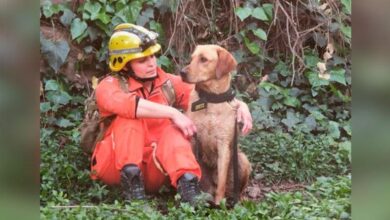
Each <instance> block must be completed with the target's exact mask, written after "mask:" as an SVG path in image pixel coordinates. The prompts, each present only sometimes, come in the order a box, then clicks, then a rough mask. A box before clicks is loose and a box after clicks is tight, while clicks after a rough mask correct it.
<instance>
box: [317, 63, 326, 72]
mask: <svg viewBox="0 0 390 220" xmlns="http://www.w3.org/2000/svg"><path fill="white" fill-rule="evenodd" d="M317 68H318V70H319V71H320V73H321V74H323V73H325V71H326V64H325V63H322V62H318V63H317Z"/></svg>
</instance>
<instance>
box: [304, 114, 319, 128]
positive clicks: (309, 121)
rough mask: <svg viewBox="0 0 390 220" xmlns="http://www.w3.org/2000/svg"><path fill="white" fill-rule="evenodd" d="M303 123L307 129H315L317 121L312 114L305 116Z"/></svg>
mask: <svg viewBox="0 0 390 220" xmlns="http://www.w3.org/2000/svg"><path fill="white" fill-rule="evenodd" d="M305 125H306V126H307V128H308V129H309V131H312V130H314V129H316V127H317V122H316V119H315V118H314V116H312V115H309V116H307V117H306V118H305Z"/></svg>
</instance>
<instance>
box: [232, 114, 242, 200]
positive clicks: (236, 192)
mask: <svg viewBox="0 0 390 220" xmlns="http://www.w3.org/2000/svg"><path fill="white" fill-rule="evenodd" d="M237 130H238V126H237V120H235V123H234V136H233V155H232V159H233V186H234V187H233V188H234V189H233V190H234V194H233V200H234V204H235V203H237V202H238V201H239V197H240V195H239V194H240V189H239V187H240V186H239V185H240V183H239V177H238V146H237V139H238V131H237Z"/></svg>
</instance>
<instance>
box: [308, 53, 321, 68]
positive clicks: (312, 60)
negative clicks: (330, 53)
mask: <svg viewBox="0 0 390 220" xmlns="http://www.w3.org/2000/svg"><path fill="white" fill-rule="evenodd" d="M304 60H305V64H306V65H307V66H308V67H314V68H317V63H318V62H320V61H321V60H320V58H318V56H316V55H315V54H311V53H310V54H305V57H304Z"/></svg>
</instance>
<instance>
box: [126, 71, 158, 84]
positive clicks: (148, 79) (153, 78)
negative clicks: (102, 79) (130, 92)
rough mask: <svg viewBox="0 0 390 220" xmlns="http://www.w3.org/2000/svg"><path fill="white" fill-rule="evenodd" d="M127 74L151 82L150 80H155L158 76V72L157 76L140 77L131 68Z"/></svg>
mask: <svg viewBox="0 0 390 220" xmlns="http://www.w3.org/2000/svg"><path fill="white" fill-rule="evenodd" d="M127 74H128V75H129V76H131V77H133V79H135V80H137V81H138V82H142V83H144V82H150V81H153V80H155V79H156V78H157V74H156V75H155V76H152V77H148V78H141V77H138V76H137V75H135V73H134V71H133V70H132V69H131V68H129V70H128V71H127Z"/></svg>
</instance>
